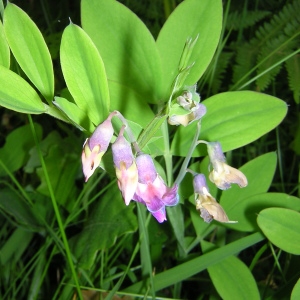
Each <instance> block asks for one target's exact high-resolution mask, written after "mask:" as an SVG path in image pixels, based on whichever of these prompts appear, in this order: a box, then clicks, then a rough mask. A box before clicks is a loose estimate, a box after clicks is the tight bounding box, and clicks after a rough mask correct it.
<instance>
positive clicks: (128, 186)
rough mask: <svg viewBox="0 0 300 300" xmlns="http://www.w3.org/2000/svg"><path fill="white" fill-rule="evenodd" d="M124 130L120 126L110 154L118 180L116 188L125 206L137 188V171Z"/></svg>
mask: <svg viewBox="0 0 300 300" xmlns="http://www.w3.org/2000/svg"><path fill="white" fill-rule="evenodd" d="M124 128H125V126H122V128H121V130H120V133H119V136H118V138H117V139H116V141H115V142H114V143H113V144H112V154H113V160H114V165H115V169H116V175H117V178H118V186H119V189H120V191H121V193H122V196H123V199H124V200H125V204H126V205H128V204H129V203H130V200H131V199H132V197H133V195H134V193H135V191H136V188H137V184H138V171H137V166H136V163H135V161H134V157H133V153H132V150H131V145H130V143H129V142H128V141H127V140H126V139H125V138H124Z"/></svg>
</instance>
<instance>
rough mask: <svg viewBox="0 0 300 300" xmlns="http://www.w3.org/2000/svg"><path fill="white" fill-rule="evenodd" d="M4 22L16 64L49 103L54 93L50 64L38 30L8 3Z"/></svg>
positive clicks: (21, 12)
mask: <svg viewBox="0 0 300 300" xmlns="http://www.w3.org/2000/svg"><path fill="white" fill-rule="evenodd" d="M3 22H4V31H5V35H6V38H7V40H8V43H9V47H10V49H11V51H12V53H13V55H14V57H15V58H16V60H17V62H18V64H19V65H20V66H21V68H22V70H23V71H24V73H25V74H26V75H27V76H28V78H29V79H30V80H31V82H32V83H33V84H34V85H35V86H36V88H37V89H38V90H39V91H40V92H41V94H42V95H43V96H44V97H45V99H46V100H47V101H48V102H49V103H51V100H52V99H53V96H54V75H53V66H52V61H51V57H50V53H49V50H48V48H47V46H46V43H45V40H44V38H43V36H42V34H41V32H40V31H39V29H38V28H37V26H36V25H35V24H34V22H33V21H32V20H31V19H30V18H29V16H28V15H27V14H26V13H25V12H24V11H23V10H21V9H20V8H18V7H17V6H15V5H14V4H11V3H9V2H8V3H7V6H6V8H5V13H4V20H3Z"/></svg>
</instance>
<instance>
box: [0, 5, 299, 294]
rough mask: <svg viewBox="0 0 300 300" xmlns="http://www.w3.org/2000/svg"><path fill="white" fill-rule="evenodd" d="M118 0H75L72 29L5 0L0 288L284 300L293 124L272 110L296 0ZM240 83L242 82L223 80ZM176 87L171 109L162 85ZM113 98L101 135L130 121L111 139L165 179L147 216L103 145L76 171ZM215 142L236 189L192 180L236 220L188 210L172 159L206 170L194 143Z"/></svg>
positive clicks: (293, 89) (289, 264) (182, 168)
mask: <svg viewBox="0 0 300 300" xmlns="http://www.w3.org/2000/svg"><path fill="white" fill-rule="evenodd" d="M123 2H124V3H125V5H126V6H127V7H126V6H125V5H123V4H121V3H120V2H118V1H114V0H97V1H96V0H89V1H87V0H82V1H81V22H82V28H81V27H79V26H77V25H75V24H73V23H72V22H71V23H70V24H68V23H69V21H68V20H67V18H65V19H61V22H56V20H55V21H54V17H53V16H51V12H50V11H48V10H47V9H45V8H47V6H48V4H45V3H44V2H43V1H41V4H42V5H45V6H44V7H43V8H44V9H43V10H42V9H41V10H39V11H43V14H44V15H42V17H41V15H39V14H38V13H37V11H36V12H35V11H31V13H30V15H31V14H32V18H33V19H31V18H30V17H29V16H28V15H27V13H25V12H24V11H23V10H22V9H21V8H19V7H18V6H16V5H15V4H11V3H8V4H7V5H6V8H5V10H4V17H3V25H2V23H0V82H1V86H0V105H1V106H2V107H1V109H0V113H1V116H2V125H3V130H2V128H1V136H0V138H1V140H0V141H1V143H2V144H1V146H0V179H1V181H0V225H1V226H0V228H1V229H0V269H1V270H2V272H1V275H0V295H1V296H0V298H1V299H23V298H24V299H38V298H49V299H50V298H51V299H86V298H91V294H93V297H99V298H100V299H101V298H105V299H113V297H115V296H116V295H117V294H118V295H127V296H128V297H131V298H134V297H137V298H150V297H151V298H152V299H160V298H166V297H168V298H172V299H198V298H199V299H200V298H207V297H214V298H216V299H221V298H222V299H249V298H251V299H260V298H261V299H267V298H268V297H269V298H270V299H285V298H287V297H289V296H290V295H291V299H297V298H298V294H299V282H298V283H297V282H296V280H297V278H299V275H300V273H299V270H298V269H297V268H293V266H294V265H295V266H297V265H298V263H299V258H298V256H297V255H299V253H300V252H299V251H300V250H299V244H300V243H299V242H300V241H299V242H297V241H298V240H299V239H300V237H299V228H298V227H297V226H298V224H299V212H300V199H299V198H298V197H296V196H297V189H299V186H297V180H298V177H297V176H298V168H297V167H298V166H297V167H296V163H295V164H294V166H293V168H292V167H290V165H287V161H289V160H290V159H289V158H290V156H291V155H290V154H291V153H292V154H293V152H292V151H294V152H295V153H299V151H298V150H299V149H298V148H299V145H298V144H299V143H298V140H297V137H298V135H296V134H295V135H294V134H293V132H300V131H299V128H298V125H297V124H298V123H297V122H294V121H293V120H292V119H289V118H290V117H291V116H292V117H294V116H295V115H296V113H293V110H292V109H291V110H290V114H289V118H288V122H290V123H286V121H284V118H285V117H286V115H287V108H288V105H287V103H286V102H285V101H282V100H280V99H279V98H282V99H288V98H291V97H293V98H294V100H295V102H294V103H293V105H296V104H297V103H298V104H299V74H300V73H299V57H298V56H297V54H298V53H299V49H298V48H297V47H298V44H299V33H300V32H299V28H300V27H299V16H298V15H297V12H298V11H299V10H300V6H299V4H300V2H299V1H296V0H295V1H290V2H289V3H288V4H286V5H285V6H283V7H281V6H280V5H281V4H278V6H276V7H278V12H276V13H271V12H270V11H269V10H268V8H267V7H264V6H263V5H261V3H257V7H256V8H255V10H248V9H249V8H248V6H247V3H245V4H242V5H244V6H243V9H241V4H240V3H238V2H237V3H235V2H233V1H232V2H231V1H227V2H226V1H225V2H224V7H222V1H219V0H216V1H209V0H205V1H198V0H185V1H181V2H182V3H179V2H180V1H164V2H163V3H161V2H159V1H156V2H155V1H153V2H152V1H151V4H148V3H146V1H145V2H144V1H141V2H139V3H137V2H136V3H135V2H134V1H132V3H131V1H123ZM262 2H264V1H262ZM271 2H272V1H271ZM1 4H2V1H1V0H0V11H1V12H2V11H3V10H2V9H1ZM264 4H265V5H267V4H266V3H265V2H264ZM273 4H274V3H273ZM28 5H29V4H28ZM36 5H37V4H36ZM53 5H55V4H53ZM130 5H131V7H130ZM23 6H25V7H26V5H25V4H23ZM23 6H22V7H23ZM61 7H62V6H60V10H62V8H61ZM145 7H146V8H147V7H149V8H151V11H150V10H149V11H147V12H144V14H143V15H144V16H148V17H149V19H148V20H145V22H144V20H143V21H142V20H141V19H139V17H138V16H137V15H136V14H135V13H137V14H138V12H141V9H142V8H145ZM154 7H155V9H154ZM249 7H250V4H249ZM28 8H29V6H28V7H26V8H25V9H28ZM135 9H136V11H135ZM152 9H153V10H152ZM173 10H174V11H173ZM223 10H224V11H223ZM56 13H57V12H56ZM77 13H79V12H77ZM59 15H60V16H65V15H66V12H65V11H59ZM138 15H139V14H138ZM56 17H57V16H56V15H55V18H56ZM76 17H77V16H76V14H75V16H74V18H73V17H72V21H74V20H77V19H79V18H76ZM222 18H223V19H222ZM50 19H51V22H50ZM165 19H166V20H165ZM33 20H34V21H33ZM45 20H47V21H46V22H47V24H48V26H49V27H48V29H47V30H45V29H44V27H43V26H41V27H40V26H39V27H40V28H41V29H39V28H38V27H37V25H36V24H35V23H37V24H40V23H42V24H44V23H45ZM164 21H165V23H164V25H163V26H161V24H162V23H163V22H164ZM57 23H60V24H62V25H63V26H62V27H65V28H59V26H61V25H60V24H57ZM222 23H223V29H222ZM54 24H56V25H54ZM145 24H147V25H148V27H149V28H147V27H146V25H145ZM261 24H262V25H261ZM42 28H43V29H42ZM41 31H42V32H41ZM54 31H57V32H54ZM151 32H152V33H153V32H154V35H155V36H153V35H152V34H151ZM156 33H157V34H156ZM251 33H252V34H251ZM43 36H45V39H44V37H43ZM58 36H62V38H61V41H60V42H59V43H60V48H59V49H60V51H59V56H58V44H56V48H57V49H56V51H55V53H57V54H55V55H53V56H52V59H51V56H50V52H51V53H52V51H50V50H49V48H50V49H52V47H53V45H50V43H51V40H53V39H55V40H56V41H57V40H58V39H57V37H58ZM156 36H157V38H156ZM155 38H156V40H155ZM45 41H47V43H46V42H45ZM53 53H54V52H53ZM288 58H289V59H288ZM283 66H285V69H284V68H283ZM53 68H54V69H53ZM254 72H256V74H254ZM284 72H286V73H284ZM283 75H284V76H283ZM286 75H287V76H286ZM286 77H288V78H286ZM54 82H55V88H56V89H54ZM197 82H199V83H198V91H199V92H200V93H201V97H202V99H201V102H200V104H201V105H204V106H205V108H206V110H207V113H206V114H205V115H204V116H203V117H202V118H201V121H199V120H198V119H196V120H193V119H192V120H191V121H196V122H193V123H192V124H191V125H188V126H186V127H183V126H181V125H180V126H173V127H171V126H169V125H168V123H167V121H168V119H169V117H170V115H172V114H175V112H177V111H180V114H181V115H182V116H188V115H190V114H191V113H194V112H195V110H193V109H196V108H198V107H199V106H197V105H199V101H200V97H199V95H198V92H197V90H196V84H197ZM253 82H255V84H251V83H253ZM271 83H274V84H273V87H274V89H273V90H272V91H271V90H270V87H271ZM277 85H280V88H277ZM245 86H247V87H248V88H249V89H250V90H248V91H236V90H238V89H243V88H244V87H245ZM289 89H290V90H289ZM262 90H265V91H267V92H268V93H269V94H272V95H268V94H262V93H258V92H257V91H262ZM188 92H190V93H192V96H191V99H189V98H188V97H187V98H188V99H189V100H191V103H190V104H189V105H191V107H190V108H188V109H186V108H183V106H180V104H179V98H178V96H182V95H186V94H187V93H188ZM279 92H280V93H279ZM185 100H186V99H185ZM288 102H289V101H288ZM178 107H180V110H178ZM115 110H118V111H120V112H121V113H122V115H123V116H124V117H125V118H126V120H122V117H120V118H119V119H116V118H115V116H114V117H113V121H112V125H113V128H114V136H113V138H112V139H111V142H115V140H116V137H117V135H118V134H119V131H120V129H121V127H122V125H124V124H125V125H126V129H128V128H130V129H131V131H132V132H130V131H126V132H125V134H124V136H125V138H126V139H128V140H129V141H130V142H131V144H135V141H137V143H136V145H138V146H139V147H140V148H135V149H134V150H135V154H136V153H137V152H139V150H143V151H145V152H146V153H149V154H150V155H151V156H152V157H155V167H156V168H157V173H158V174H160V175H161V177H162V178H163V179H164V180H165V182H167V183H168V186H171V185H172V184H173V183H174V182H175V184H178V185H179V195H180V202H179V204H178V205H176V206H175V207H167V222H164V223H163V224H159V223H157V222H156V220H155V219H154V218H153V217H152V216H151V213H153V211H150V212H151V213H149V211H147V210H146V208H145V206H144V205H143V202H142V201H140V202H142V203H138V204H137V205H136V204H135V203H134V201H131V202H130V203H129V205H128V206H126V205H125V204H124V201H123V199H122V195H121V193H120V191H119V189H120V190H122V178H123V177H121V179H120V178H118V180H115V169H116V166H115V165H114V164H113V161H112V151H111V150H110V149H111V147H109V150H108V151H107V153H105V154H104V156H103V159H102V161H101V164H100V168H99V169H103V170H101V171H100V170H99V169H98V170H97V171H96V172H95V174H94V175H93V176H92V177H91V178H90V179H89V181H88V182H86V183H85V184H84V178H83V175H82V171H81V166H80V155H81V153H82V144H83V143H84V140H85V139H86V136H85V134H87V135H88V136H90V134H91V133H92V132H93V131H94V129H95V127H96V126H97V125H99V124H100V123H102V122H103V121H104V120H105V119H106V118H107V117H108V115H109V113H111V112H113V111H115ZM182 111H183V113H182ZM295 112H296V110H295ZM19 113H23V114H30V115H31V114H32V115H34V116H30V115H29V116H28V119H26V117H24V116H22V115H21V114H19ZM49 116H52V117H54V118H49ZM33 117H34V122H33V121H32V118H33ZM192 117H193V116H192ZM194 117H195V115H194ZM297 117H298V115H297ZM27 120H28V121H27ZM61 121H63V122H61ZM28 122H29V124H27V123H28ZM281 122H283V124H281V125H280V126H282V128H281V127H278V125H279V124H280V123H281ZM275 128H276V135H275V131H273V129H275ZM290 132H291V133H290ZM101 133H102V132H101ZM290 135H291V136H292V138H293V139H294V140H293V144H291V140H290ZM102 137H103V136H102V135H101V138H102ZM98 138H99V137H98ZM199 139H200V140H201V141H202V143H198V140H199ZM201 141H200V142H201ZM215 141H219V142H220V143H221V145H222V149H223V151H224V152H227V153H226V158H227V161H228V164H229V163H230V165H233V166H235V167H238V166H241V167H240V168H239V170H240V171H241V172H242V173H243V174H245V176H246V177H247V180H248V186H247V187H246V188H243V189H241V188H240V187H238V186H236V185H235V186H232V187H231V188H230V189H229V190H222V191H221V190H218V189H217V187H216V186H215V185H214V184H213V183H212V182H209V181H208V180H207V181H208V182H207V189H209V192H210V194H211V197H214V198H216V199H217V201H218V203H219V204H220V205H222V207H223V209H224V211H226V213H227V214H228V217H229V219H230V220H235V221H238V223H220V222H217V221H216V220H213V221H212V222H211V223H206V222H204V221H203V219H202V218H200V216H199V211H197V210H196V209H195V195H194V191H193V184H192V176H191V174H188V175H186V171H187V169H190V170H193V171H194V172H197V173H199V172H201V173H203V174H204V175H205V176H206V178H208V177H209V173H210V172H211V170H212V168H215V167H214V166H211V163H212V162H210V159H209V158H208V156H207V148H206V145H205V142H215ZM203 142H204V143H203ZM85 145H88V147H89V142H87V143H86V144H85ZM136 145H134V146H136ZM241 147H242V148H241ZM289 147H291V148H289ZM239 148H240V149H239ZM286 149H288V152H287V150H286ZM90 150H92V149H90ZM100 150H101V151H102V149H101V145H100ZM233 150H234V151H233ZM122 151H125V150H122ZM122 151H120V152H122ZM275 151H276V152H275ZM284 151H286V153H285V152H284ZM123 154H124V153H123V152H122V153H121V154H120V155H123ZM82 155H83V157H84V155H85V152H83V154H82ZM293 155H294V154H293ZM294 160H295V161H296V159H294ZM93 163H94V161H93ZM89 166H91V167H92V168H93V165H89ZM223 167H224V166H223V165H222V167H221V168H223ZM277 167H278V169H279V171H280V174H278V171H277ZM104 170H105V171H106V172H105V171H104ZM231 170H232V169H231ZM295 170H297V171H295ZM122 172H123V173H122ZM230 172H233V171H230ZM236 172H237V171H236ZM121 173H122V176H125V175H124V173H125V171H124V169H122V171H121ZM295 173H296V176H295ZM286 174H290V175H289V176H290V177H287V175H286ZM185 175H186V176H185ZM223 175H224V174H223ZM225 175H226V174H225ZM295 178H296V179H295ZM147 184H148V183H147ZM117 186H118V187H119V189H118V187H117ZM154 189H155V186H154V184H153V185H151V188H150V190H151V193H152V192H153V193H154V191H153V190H154ZM135 193H137V189H136V190H135ZM207 193H208V191H207ZM298 195H299V194H298ZM147 204H148V203H147ZM294 262H295V263H294ZM205 271H207V272H205ZM53 278H55V280H53ZM271 281H272V282H275V283H276V284H277V285H278V287H279V289H278V290H280V291H281V293H283V292H284V294H285V296H284V297H281V296H280V291H279V292H278V290H277V289H275V288H273V286H272V285H271ZM195 282H197V284H195ZM293 286H294V288H293Z"/></svg>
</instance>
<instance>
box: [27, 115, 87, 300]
mask: <svg viewBox="0 0 300 300" xmlns="http://www.w3.org/2000/svg"><path fill="white" fill-rule="evenodd" d="M28 119H29V123H30V128H31V130H32V134H33V138H34V141H35V144H36V148H37V152H38V155H39V159H40V161H41V165H42V169H43V171H44V175H45V180H46V183H47V186H48V189H49V194H50V198H51V201H52V205H53V209H54V212H55V216H56V220H57V223H58V226H59V230H60V233H61V236H62V240H63V243H64V246H65V251H66V256H67V260H68V263H69V266H70V269H71V272H72V276H73V280H74V282H75V285H76V288H77V292H78V296H79V298H80V299H81V300H83V298H82V294H81V290H80V286H79V282H78V278H77V275H76V271H75V266H74V263H73V259H72V255H71V250H70V247H69V243H68V240H67V236H66V233H65V230H64V226H63V222H62V219H61V216H60V212H59V209H58V205H57V203H56V199H55V195H54V191H53V188H52V185H51V182H50V178H49V174H48V171H47V167H46V164H45V161H44V158H43V155H42V151H41V148H40V145H39V141H38V138H37V134H36V131H35V128H34V124H33V121H32V118H31V115H28Z"/></svg>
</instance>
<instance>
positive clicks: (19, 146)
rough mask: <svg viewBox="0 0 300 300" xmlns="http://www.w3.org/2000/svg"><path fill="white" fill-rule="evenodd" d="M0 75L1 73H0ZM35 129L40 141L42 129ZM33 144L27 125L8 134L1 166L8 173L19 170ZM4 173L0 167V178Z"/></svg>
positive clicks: (1, 150) (39, 127)
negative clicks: (2, 165) (3, 166)
mask: <svg viewBox="0 0 300 300" xmlns="http://www.w3.org/2000/svg"><path fill="white" fill-rule="evenodd" d="M0 73H1V72H0ZM35 129H36V132H37V135H38V138H39V139H40V138H41V136H42V128H41V126H40V125H38V124H35ZM34 145H35V142H34V139H33V135H32V132H31V129H30V126H29V125H25V126H21V127H18V128H17V129H15V130H14V131H12V132H11V133H9V134H8V135H7V137H6V141H5V144H4V146H3V147H2V148H1V149H0V160H1V164H4V165H5V167H6V168H7V169H8V170H9V171H10V172H15V171H17V170H18V169H20V168H21V167H22V166H23V165H24V163H25V161H26V159H27V157H29V150H30V149H31V148H32V147H34ZM6 175H7V173H6V171H5V170H4V169H3V168H2V167H1V166H0V177H1V176H6Z"/></svg>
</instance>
